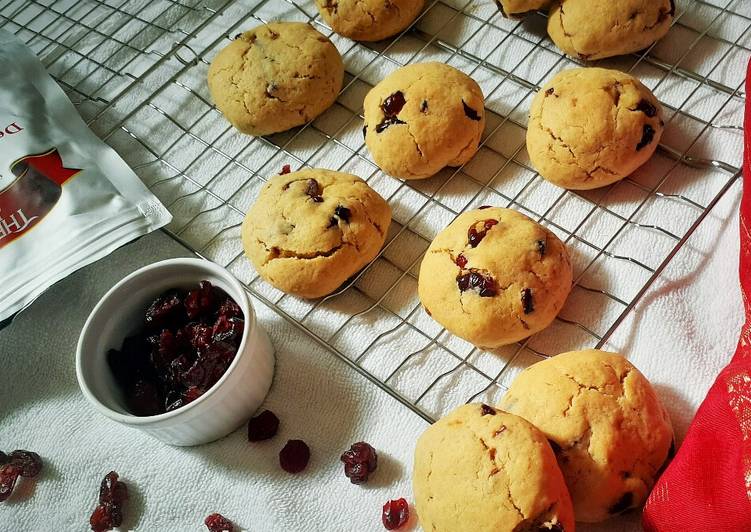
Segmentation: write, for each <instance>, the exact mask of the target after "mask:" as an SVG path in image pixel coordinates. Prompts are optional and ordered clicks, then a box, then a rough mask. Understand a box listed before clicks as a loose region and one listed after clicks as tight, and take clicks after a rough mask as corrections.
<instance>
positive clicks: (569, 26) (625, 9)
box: [548, 0, 675, 60]
mask: <svg viewBox="0 0 751 532" xmlns="http://www.w3.org/2000/svg"><path fill="white" fill-rule="evenodd" d="M674 15H675V3H674V1H673V0H618V1H617V2H615V1H601V2H593V1H592V0H557V1H556V2H555V3H554V4H553V6H552V7H551V9H550V12H549V13H548V35H550V38H551V39H552V40H553V42H554V43H555V44H556V46H558V48H560V49H561V50H563V51H564V52H565V53H566V54H568V55H570V56H572V57H578V58H579V59H584V60H594V59H603V58H605V57H613V56H616V55H624V54H630V53H632V52H638V51H640V50H643V49H644V48H648V47H649V46H650V45H652V43H654V42H655V41H658V40H660V39H661V38H662V37H664V36H665V34H666V33H667V32H668V30H669V29H670V25H671V24H672V22H673V17H674Z"/></svg>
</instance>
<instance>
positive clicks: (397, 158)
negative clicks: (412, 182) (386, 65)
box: [363, 63, 485, 179]
mask: <svg viewBox="0 0 751 532" xmlns="http://www.w3.org/2000/svg"><path fill="white" fill-rule="evenodd" d="M484 105H485V100H484V98H483V96H482V91H481V90H480V86H479V85H478V84H477V83H476V82H475V81H474V80H473V79H472V78H470V77H469V76H467V75H466V74H464V73H462V72H460V71H459V70H457V69H455V68H453V67H450V66H448V65H444V64H443V63H417V64H413V65H407V66H405V67H402V68H400V69H398V70H397V71H395V72H393V73H392V74H391V75H389V76H388V77H386V78H385V79H384V80H383V81H381V82H380V83H379V84H378V85H376V86H375V87H373V88H372V89H371V90H370V92H368V94H367V95H366V96H365V105H364V109H365V127H364V128H363V132H364V134H365V143H366V144H367V146H368V150H370V153H371V155H372V156H373V160H374V161H375V162H376V164H377V165H378V166H379V167H380V168H381V169H382V170H383V171H384V172H386V173H387V174H390V175H392V176H394V177H399V178H402V179H423V178H426V177H430V176H432V175H433V174H435V173H436V172H438V171H439V170H440V169H442V168H443V167H445V166H461V165H462V164H464V163H466V162H467V161H469V160H470V159H471V158H472V156H473V155H474V154H475V153H476V152H477V148H478V145H479V143H480V136H481V135H482V131H483V128H484V127H485V107H484Z"/></svg>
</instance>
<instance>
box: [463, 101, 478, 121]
mask: <svg viewBox="0 0 751 532" xmlns="http://www.w3.org/2000/svg"><path fill="white" fill-rule="evenodd" d="M462 105H463V106H464V114H465V115H467V118H469V119H470V120H474V121H476V122H479V121H480V120H482V119H481V118H480V115H479V114H477V111H475V110H474V109H472V108H471V107H470V106H469V105H467V104H466V103H464V100H462Z"/></svg>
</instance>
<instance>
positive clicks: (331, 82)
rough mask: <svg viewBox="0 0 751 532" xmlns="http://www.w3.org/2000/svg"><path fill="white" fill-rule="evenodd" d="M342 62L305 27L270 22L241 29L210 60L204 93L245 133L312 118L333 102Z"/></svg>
mask: <svg viewBox="0 0 751 532" xmlns="http://www.w3.org/2000/svg"><path fill="white" fill-rule="evenodd" d="M343 80H344V64H343V63H342V57H341V56H340V55H339V52H338V51H337V49H336V47H335V46H334V45H333V44H332V43H331V41H329V40H328V39H327V38H326V37H325V36H324V35H322V34H321V33H319V32H318V31H316V30H315V29H313V27H312V26H311V25H309V24H304V23H301V22H272V23H269V24H265V25H263V26H258V27H256V28H253V29H252V30H250V31H246V32H245V33H242V34H240V35H238V36H237V38H235V40H233V41H232V42H231V43H230V44H228V45H227V46H226V47H224V48H223V49H222V50H221V51H220V52H219V53H218V54H217V55H216V57H214V59H213V61H211V66H210V67H209V73H208V83H209V92H210V93H211V97H212V99H213V100H214V103H215V104H216V107H217V109H219V111H221V113H222V114H223V115H224V117H225V118H226V119H227V120H229V122H230V123H231V124H232V125H233V126H235V127H236V128H237V129H238V130H239V131H241V132H243V133H247V134H249V135H259V136H260V135H270V134H272V133H279V132H280V131H286V130H288V129H291V128H293V127H296V126H300V125H302V124H305V123H306V122H308V121H310V120H312V119H314V118H315V117H317V116H318V115H320V114H321V113H323V112H324V111H325V110H326V109H328V108H329V107H331V105H332V104H333V103H334V101H335V100H336V97H337V95H338V94H339V91H340V90H341V88H342V82H343Z"/></svg>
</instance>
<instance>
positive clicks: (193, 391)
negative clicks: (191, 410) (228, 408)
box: [183, 386, 203, 405]
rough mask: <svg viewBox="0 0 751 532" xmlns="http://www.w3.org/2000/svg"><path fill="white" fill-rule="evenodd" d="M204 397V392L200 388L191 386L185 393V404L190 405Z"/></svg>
mask: <svg viewBox="0 0 751 532" xmlns="http://www.w3.org/2000/svg"><path fill="white" fill-rule="evenodd" d="M202 395H203V390H202V389H201V388H199V387H198V386H191V387H190V388H188V389H187V390H185V392H183V404H184V405H187V404H188V403H191V402H193V401H195V400H196V399H198V398H199V397H201V396H202Z"/></svg>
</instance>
